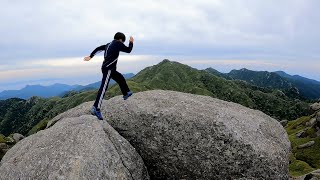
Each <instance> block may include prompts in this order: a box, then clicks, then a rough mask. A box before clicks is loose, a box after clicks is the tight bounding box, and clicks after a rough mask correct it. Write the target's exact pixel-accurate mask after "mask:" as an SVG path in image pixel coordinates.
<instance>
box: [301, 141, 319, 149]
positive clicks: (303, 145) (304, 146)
mask: <svg viewBox="0 0 320 180" xmlns="http://www.w3.org/2000/svg"><path fill="white" fill-rule="evenodd" d="M314 143H315V142H314V141H309V142H307V143H305V144H301V145H299V146H298V149H302V148H307V147H311V146H312V145H314Z"/></svg>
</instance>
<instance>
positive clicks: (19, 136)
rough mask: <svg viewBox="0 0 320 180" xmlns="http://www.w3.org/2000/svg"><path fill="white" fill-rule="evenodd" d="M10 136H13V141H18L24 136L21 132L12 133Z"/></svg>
mask: <svg viewBox="0 0 320 180" xmlns="http://www.w3.org/2000/svg"><path fill="white" fill-rule="evenodd" d="M12 137H13V139H14V141H15V142H19V141H20V140H21V139H23V138H24V136H23V135H22V134H19V133H14V134H13V136H12Z"/></svg>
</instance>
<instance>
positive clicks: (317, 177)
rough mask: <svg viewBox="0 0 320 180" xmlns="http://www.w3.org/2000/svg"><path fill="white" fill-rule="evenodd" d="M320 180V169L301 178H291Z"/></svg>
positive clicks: (292, 179) (296, 179)
mask: <svg viewBox="0 0 320 180" xmlns="http://www.w3.org/2000/svg"><path fill="white" fill-rule="evenodd" d="M306 179H307V180H320V169H317V170H314V171H312V172H311V173H308V174H306V175H303V176H299V177H291V178H290V180H306Z"/></svg>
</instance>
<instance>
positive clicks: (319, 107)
mask: <svg viewBox="0 0 320 180" xmlns="http://www.w3.org/2000/svg"><path fill="white" fill-rule="evenodd" d="M310 109H311V111H313V112H315V111H318V110H320V102H318V103H313V104H311V105H310Z"/></svg>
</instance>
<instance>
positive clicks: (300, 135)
mask: <svg viewBox="0 0 320 180" xmlns="http://www.w3.org/2000/svg"><path fill="white" fill-rule="evenodd" d="M307 135H308V134H307V133H306V131H305V130H302V131H300V132H298V133H297V134H296V137H297V138H304V137H307Z"/></svg>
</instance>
